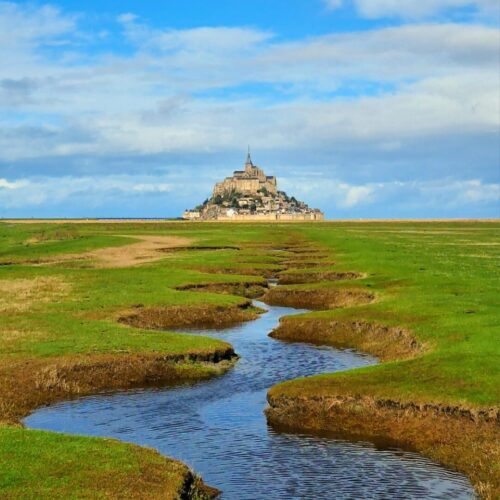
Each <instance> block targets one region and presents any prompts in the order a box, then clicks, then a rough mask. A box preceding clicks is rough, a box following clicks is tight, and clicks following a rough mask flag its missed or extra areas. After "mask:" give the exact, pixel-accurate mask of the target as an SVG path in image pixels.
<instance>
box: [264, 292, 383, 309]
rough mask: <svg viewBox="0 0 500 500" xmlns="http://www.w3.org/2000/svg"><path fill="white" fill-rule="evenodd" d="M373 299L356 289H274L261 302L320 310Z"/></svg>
mask: <svg viewBox="0 0 500 500" xmlns="http://www.w3.org/2000/svg"><path fill="white" fill-rule="evenodd" d="M374 298H375V296H374V295H373V294H372V293H369V292H365V291H362V290H357V289H347V288H339V289H336V288H318V289H298V288H282V287H274V288H271V289H270V290H269V291H268V292H267V293H266V295H264V297H263V299H262V300H263V301H264V302H266V303H268V304H270V305H277V306H285V307H296V308H298V309H317V310H322V309H336V308H338V307H350V306H354V305H361V304H368V303H370V302H372V301H373V300H374Z"/></svg>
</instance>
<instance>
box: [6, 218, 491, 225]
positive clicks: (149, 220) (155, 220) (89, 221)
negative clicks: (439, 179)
mask: <svg viewBox="0 0 500 500" xmlns="http://www.w3.org/2000/svg"><path fill="white" fill-rule="evenodd" d="M129 222H141V223H158V222H169V223H171V222H179V223H186V224H192V223H193V222H195V221H188V220H183V219H180V218H167V217H158V218H154V217H151V218H149V217H138V218H133V217H124V218H119V217H117V218H113V217H102V218H99V217H96V218H85V217H82V218H68V219H65V218H61V217H54V218H41V219H37V218H32V219H28V218H13V217H10V218H0V223H12V224H14V223H15V224H32V223H37V224H50V223H52V224H96V223H97V224H112V223H129ZM198 222H200V221H198ZM201 222H203V223H206V222H209V223H220V224H225V223H229V224H262V223H264V224H305V223H314V224H325V223H326V224H329V223H344V222H348V223H360V224H363V223H370V224H372V223H377V222H379V223H387V222H389V223H391V222H394V223H396V222H397V223H404V222H407V223H416V222H417V223H418V222H421V223H428V222H500V218H489V219H488V218H481V219H475V218H470V219H464V218H457V219H453V218H448V219H447V218H443V219H439V218H435V219H324V220H322V221H303V220H300V221H279V220H278V221H217V220H214V221H201Z"/></svg>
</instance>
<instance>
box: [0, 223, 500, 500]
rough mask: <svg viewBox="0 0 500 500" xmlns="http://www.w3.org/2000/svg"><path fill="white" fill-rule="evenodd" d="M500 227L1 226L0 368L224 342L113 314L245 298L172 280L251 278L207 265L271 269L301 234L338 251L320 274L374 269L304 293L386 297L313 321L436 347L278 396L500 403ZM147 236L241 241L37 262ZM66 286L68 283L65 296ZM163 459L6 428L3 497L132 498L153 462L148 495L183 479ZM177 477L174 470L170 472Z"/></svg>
mask: <svg viewBox="0 0 500 500" xmlns="http://www.w3.org/2000/svg"><path fill="white" fill-rule="evenodd" d="M499 229H500V224H498V223H458V222H457V223H453V222H446V223H363V224H360V223H335V224H328V223H325V224H300V225H298V224H293V225H277V224H241V225H232V224H196V223H188V224H184V223H161V224H160V223H158V224H138V223H127V224H81V225H80V224H78V225H77V224H36V223H33V224H2V223H0V264H2V263H3V264H6V263H9V262H13V263H15V264H14V265H0V285H1V284H2V283H4V284H5V283H7V284H8V285H7V287H6V288H4V290H8V293H7V292H6V296H5V297H0V308H1V307H2V304H4V310H0V364H1V365H3V367H4V369H8V366H10V365H9V363H17V362H19V361H26V362H27V363H29V362H30V360H38V361H40V360H42V361H43V360H45V359H49V360H50V359H58V358H63V357H68V356H69V357H76V358H77V357H78V356H92V355H99V354H116V355H120V354H122V353H146V354H147V353H166V354H170V353H186V352H210V351H211V350H215V349H217V348H218V347H221V346H222V345H223V343H222V342H220V341H218V340H215V339H211V338H208V337H202V336H188V335H183V334H178V333H167V332H154V331H147V330H141V329H136V328H130V327H126V326H124V325H121V324H119V323H118V322H117V321H116V317H117V314H119V313H120V311H124V310H127V309H129V308H131V307H133V306H134V305H137V304H142V305H144V306H157V305H158V306H161V305H191V304H193V305H200V304H210V305H214V304H217V305H236V304H239V303H241V302H242V301H243V299H242V298H240V297H235V296H231V295H220V294H210V293H202V292H193V291H177V290H175V287H176V286H179V285H184V284H188V283H207V282H231V283H232V282H235V281H238V282H240V281H245V280H252V281H253V280H255V279H258V277H256V276H252V277H248V276H243V275H238V274H231V275H226V274H207V273H204V272H202V271H201V270H202V269H204V268H208V269H217V268H219V269H226V268H228V267H231V268H233V269H235V270H238V269H241V272H242V273H243V272H244V271H245V270H246V269H261V270H266V269H269V268H273V267H275V266H276V265H277V264H278V261H279V256H277V254H269V253H267V250H266V249H261V248H259V245H262V244H268V245H273V246H275V247H277V248H279V247H280V246H281V245H283V244H285V243H286V242H287V241H289V240H290V239H292V240H293V239H295V240H302V241H303V242H305V243H310V242H312V243H314V244H315V245H316V246H319V247H320V248H323V249H325V250H326V253H328V254H329V255H330V257H329V258H328V261H335V262H336V265H335V266H333V267H332V266H330V265H329V264H327V266H326V267H325V269H333V270H335V271H356V272H361V273H366V274H367V276H366V278H363V279H361V280H356V281H355V282H335V283H323V284H320V285H317V284H308V285H298V288H301V287H303V288H315V287H318V286H320V287H330V286H335V287H342V286H346V285H348V286H349V287H353V286H354V287H361V288H364V289H367V290H370V291H372V292H374V293H375V294H376V296H377V301H376V302H375V303H373V304H369V305H365V306H359V307H353V308H348V309H344V310H332V311H320V312H315V313H310V314H311V315H312V316H319V317H328V318H330V317H347V318H355V319H364V320H367V321H376V322H379V323H382V324H388V325H401V326H404V327H407V328H408V329H410V330H411V331H412V332H413V333H414V334H415V335H416V336H417V337H418V339H419V340H420V341H421V342H423V343H424V344H425V345H426V346H427V351H426V352H425V353H424V354H423V355H422V356H420V357H417V358H414V359H410V360H406V361H395V362H390V363H385V364H382V365H378V366H374V367H370V368H365V369H360V370H353V371H350V372H344V373H336V374H324V375H320V376H316V377H310V378H307V379H300V380H295V381H291V382H287V383H285V384H281V385H278V386H275V387H274V388H273V391H282V392H289V393H300V394H317V393H319V394H322V393H328V394H331V393H332V392H339V391H345V392H351V393H352V392H355V393H356V394H367V395H373V396H377V397H383V398H394V399H400V400H411V401H416V400H417V401H424V402H432V401H433V402H439V403H453V404H465V405H468V406H492V405H498V404H499V401H500V394H499V388H500V370H499V369H498V367H499V366H500V347H499V346H500V342H499V336H498V325H499V324H500V313H499V309H498V278H499V267H498V265H499V257H500V255H499V246H498V245H499V243H500V239H499ZM145 234H155V235H170V234H171V235H177V236H185V237H189V238H193V239H194V240H195V242H194V244H196V245H200V246H204V245H205V246H228V245H232V246H238V247H242V249H241V250H239V251H238V250H216V251H201V250H200V251H189V252H175V253H172V254H166V255H165V258H164V259H162V260H160V261H156V262H151V263H147V264H143V265H141V266H137V267H131V268H120V269H92V268H90V267H89V266H88V265H85V264H82V263H81V262H79V261H64V262H59V263H58V262H54V263H51V264H45V265H41V266H34V265H30V262H33V261H37V260H39V259H42V260H43V259H44V258H47V257H51V256H59V255H63V254H78V253H82V252H87V251H90V250H94V249H97V248H103V247H107V246H121V245H125V244H128V243H130V239H128V238H125V237H124V236H127V235H128V236H133V235H145ZM245 245H251V247H248V248H245ZM311 260H312V261H314V257H312V258H311ZM321 269H323V268H315V270H321ZM299 272H307V270H302V269H301V270H300V271H299ZM23 280H24V281H23ZM36 280H41V281H42V282H44V283H45V282H46V283H48V285H47V286H49V287H50V286H54V287H55V288H54V290H55V291H54V292H53V293H52V292H51V291H50V290H51V289H50V288H49V289H48V291H47V290H46V291H43V290H42V291H41V292H40V293H37V294H36V296H35V297H33V296H31V297H28V298H27V299H26V298H23V297H22V296H21V297H17V298H16V292H15V291H14V290H12V291H10V288H9V287H10V284H15V283H17V284H20V283H23V282H26V281H29V282H32V281H36ZM44 280H45V281H44ZM47 280H48V281H47ZM59 286H60V287H62V288H61V290H59V291H57V287H59ZM2 300H3V301H4V302H2ZM9 301H10V302H9ZM5 367H7V368H5ZM0 377H1V373H0ZM20 390H22V388H20ZM1 420H2V418H1V415H0V421H1ZM166 460H167V459H164V458H162V457H159V456H158V455H155V454H152V452H149V451H147V450H142V451H141V449H139V448H136V447H132V446H130V445H125V444H120V443H118V442H115V441H109V440H101V439H87V438H80V437H75V436H62V435H58V434H52V433H41V432H35V431H26V430H21V429H15V428H12V427H5V426H4V427H0V496H2V497H6V496H7V497H8V496H9V495H10V496H12V497H14V496H15V497H16V498H18V497H25V498H34V497H44V496H45V497H47V498H50V497H54V496H67V497H69V498H71V497H72V496H73V497H77V496H78V497H85V496H87V497H99V496H104V495H105V494H106V493H109V492H110V491H111V492H113V491H114V492H115V493H116V491H118V490H116V489H115V490H113V487H116V488H123V490H120V491H124V492H127V491H129V490H127V488H131V486H130V484H129V482H128V481H127V477H129V478H140V477H141V476H144V472H143V471H144V470H145V469H144V467H145V468H146V469H147V468H148V467H149V466H150V468H152V469H154V470H156V474H157V476H155V477H156V479H151V481H152V482H150V483H147V484H146V485H144V491H152V492H153V491H156V490H155V489H154V488H156V486H157V485H158V484H159V483H162V481H163V482H165V481H167V482H168V481H170V483H169V484H174V485H175V484H177V483H176V481H177V482H178V481H179V477H181V476H182V474H184V472H182V471H181V472H179V470H180V469H178V470H177V472H171V471H172V467H173V468H174V469H175V468H176V467H179V465H178V464H177V465H175V463H174V462H168V463H167V461H166ZM153 464H156V465H155V466H154V467H153ZM141 471H142V472H141ZM170 473H172V474H173V475H172V476H171V480H168V475H169V474H170ZM110 478H114V479H110ZM138 480H139V479H137V481H138ZM132 482H133V481H132ZM113 484H114V485H115V486H113ZM138 484H139V483H138ZM155 485H156V486H155ZM106 488H108V489H106ZM148 488H149V489H148ZM125 494H126V493H125Z"/></svg>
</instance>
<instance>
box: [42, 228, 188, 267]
mask: <svg viewBox="0 0 500 500" xmlns="http://www.w3.org/2000/svg"><path fill="white" fill-rule="evenodd" d="M116 236H120V237H124V238H130V239H131V240H132V241H134V242H133V243H131V244H130V245H123V246H119V247H106V248H99V249H97V250H92V251H90V252H85V253H81V254H74V253H72V254H66V255H60V256H57V257H55V256H54V257H52V258H48V259H44V260H43V261H38V262H37V263H36V265H47V264H57V263H60V262H67V261H70V260H85V261H87V260H88V261H89V263H90V262H91V263H92V267H95V268H98V269H105V268H108V269H109V268H116V267H132V266H137V265H140V264H144V263H145V262H153V261H156V260H160V259H164V258H166V257H167V256H168V254H167V253H165V252H163V251H162V250H164V249H166V248H176V247H184V246H189V245H191V244H192V243H193V241H194V240H193V239H192V238H183V237H182V236H156V235H144V236H141V235H137V236H136V235H134V236H130V235H123V234H119V235H116ZM137 240H139V241H137Z"/></svg>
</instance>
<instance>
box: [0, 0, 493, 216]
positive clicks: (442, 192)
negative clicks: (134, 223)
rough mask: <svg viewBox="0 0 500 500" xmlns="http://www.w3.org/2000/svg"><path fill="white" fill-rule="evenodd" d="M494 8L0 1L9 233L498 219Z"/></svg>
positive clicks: (393, 0) (469, 2) (408, 3)
mask: <svg viewBox="0 0 500 500" xmlns="http://www.w3.org/2000/svg"><path fill="white" fill-rule="evenodd" d="M499 25H500V12H499V7H498V5H497V1H496V0H287V1H285V0H253V1H242V0H212V1H210V2H207V1H206V0H183V1H180V0H178V1H177V0H176V1H168V0H167V1H163V2H157V1H152V0H151V1H141V2H139V1H132V0H125V1H123V0H122V1H120V2H116V1H111V0H104V1H103V0H101V1H86V2H81V1H76V0H66V1H59V2H51V3H42V2H2V1H0V61H1V63H2V64H0V217H168V216H177V215H179V214H180V213H181V212H182V210H183V209H184V208H188V207H191V206H194V205H196V204H197V203H198V202H200V201H202V200H203V199H205V198H206V197H207V196H208V195H209V193H210V190H211V187H212V185H213V184H214V183H215V182H216V181H218V180H220V179H222V178H223V177H225V176H226V175H229V174H230V173H231V172H232V170H235V169H238V168H240V167H241V164H242V162H243V161H244V158H245V154H246V146H247V144H251V146H252V151H253V159H254V162H255V163H257V164H258V165H260V166H261V167H263V168H264V169H265V171H266V172H268V173H269V174H270V175H272V174H274V175H277V176H278V181H279V184H280V187H281V188H282V189H285V190H286V191H287V192H289V193H290V194H293V195H295V196H296V197H298V198H300V199H303V200H305V201H306V202H308V203H309V204H310V205H311V206H314V207H319V208H321V209H323V210H324V211H325V212H326V214H327V216H328V217H330V218H406V217H408V218H414V217H423V218H432V217H500V206H499V197H500V134H499V132H500V130H499V129H500V98H499V88H500V66H499V65H500V62H499V61H500V49H499V46H500V32H499Z"/></svg>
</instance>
